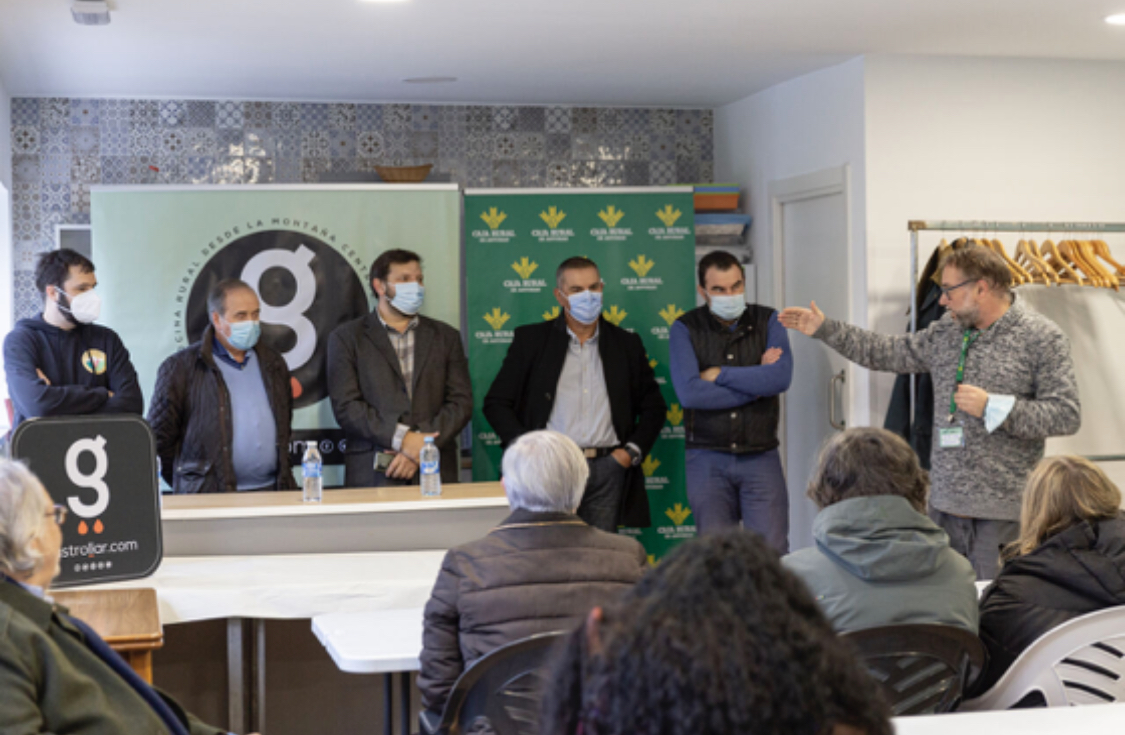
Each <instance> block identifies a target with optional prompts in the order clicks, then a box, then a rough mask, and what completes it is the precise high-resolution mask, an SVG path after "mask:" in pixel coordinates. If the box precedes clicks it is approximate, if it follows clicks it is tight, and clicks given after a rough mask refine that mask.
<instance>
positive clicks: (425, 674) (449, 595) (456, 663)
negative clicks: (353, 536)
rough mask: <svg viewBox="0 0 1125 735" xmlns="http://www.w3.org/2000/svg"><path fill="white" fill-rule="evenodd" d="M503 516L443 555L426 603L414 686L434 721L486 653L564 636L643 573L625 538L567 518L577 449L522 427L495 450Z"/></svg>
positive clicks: (573, 502)
mask: <svg viewBox="0 0 1125 735" xmlns="http://www.w3.org/2000/svg"><path fill="white" fill-rule="evenodd" d="M503 469H504V478H503V479H502V480H501V484H502V485H503V486H504V492H505V493H507V495H508V504H509V505H510V506H511V508H512V514H511V515H510V516H508V517H507V518H506V519H504V521H503V522H502V523H501V524H500V525H499V526H497V527H496V528H494V529H492V531H491V532H490V533H489V534H488V535H487V536H485V537H484V538H482V539H480V540H479V541H473V542H470V543H467V544H464V545H463V546H458V547H456V548H454V549H450V550H449V552H448V553H447V554H446V555H445V560H444V561H443V562H442V565H441V572H439V573H438V578H437V582H436V583H435V584H434V590H433V594H432V596H431V597H430V601H429V602H428V603H427V604H426V611H425V628H424V632H423V634H422V670H421V672H420V673H419V675H418V688H419V689H420V690H421V692H422V705H423V706H424V707H425V708H426V710H427V711H428V713H429V714H428V715H427V719H432V720H433V721H434V722H436V721H437V719H439V718H440V713H441V710H442V708H443V707H444V705H445V701H446V699H447V698H448V696H449V692H450V690H452V689H453V685H454V684H455V683H456V681H457V677H459V676H460V675H461V673H462V672H463V671H464V670H465V669H467V668H469V667H470V666H472V665H473V663H475V662H476V661H477V659H479V658H481V657H482V656H484V655H485V654H486V653H489V652H490V651H492V650H494V649H496V648H499V647H501V646H503V645H505V644H507V643H512V642H513V641H518V640H520V639H521V638H526V637H528V636H530V635H533V634H535V633H548V632H551V631H557V630H568V629H570V628H572V627H574V625H575V624H577V623H578V622H579V621H580V620H582V618H583V617H585V615H586V613H588V612H589V611H590V609H591V608H593V607H594V606H595V605H602V604H606V603H608V602H610V601H612V600H613V599H614V598H615V597H616V596H618V595H619V594H621V593H622V592H624V591H625V590H627V589H628V588H629V587H631V586H632V585H633V583H635V582H636V581H637V580H638V579H640V577H641V575H642V574H643V573H644V570H645V564H646V562H645V552H644V549H642V548H641V545H640V544H638V543H637V542H636V541H635V540H633V539H631V538H628V537H626V536H617V535H614V534H611V533H606V532H604V531H599V530H598V529H596V528H593V527H592V526H589V525H587V524H586V523H585V521H583V520H582V519H581V518H579V517H578V516H577V515H575V511H576V510H577V509H578V505H579V503H581V502H582V493H583V492H584V490H585V487H586V475H587V473H588V469H587V466H586V459H585V458H584V457H583V456H582V452H581V451H580V450H579V448H578V445H577V444H575V443H574V442H573V441H571V440H570V439H568V438H566V437H565V436H563V435H562V434H559V433H557V432H554V431H532V432H529V433H527V434H524V435H523V436H521V437H520V438H519V439H517V440H516V441H515V442H514V443H513V444H512V446H510V447H508V450H507V451H506V452H505V453H504V460H503Z"/></svg>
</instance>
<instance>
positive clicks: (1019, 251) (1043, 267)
mask: <svg viewBox="0 0 1125 735" xmlns="http://www.w3.org/2000/svg"><path fill="white" fill-rule="evenodd" d="M1016 262H1017V263H1019V264H1020V265H1022V266H1023V267H1024V268H1025V269H1026V270H1027V272H1028V273H1030V274H1031V277H1032V279H1033V280H1034V281H1035V282H1036V283H1042V284H1043V285H1045V286H1050V285H1051V284H1058V282H1059V274H1058V273H1056V272H1055V269H1054V268H1052V267H1051V266H1049V265H1047V264H1046V263H1045V262H1043V259H1042V258H1040V257H1039V249H1038V248H1037V247H1035V243H1034V242H1033V241H1028V240H1020V241H1019V243H1018V244H1017V245H1016Z"/></svg>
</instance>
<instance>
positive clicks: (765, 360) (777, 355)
mask: <svg viewBox="0 0 1125 735" xmlns="http://www.w3.org/2000/svg"><path fill="white" fill-rule="evenodd" d="M781 355H782V352H781V348H780V347H771V348H769V349H768V350H766V353H765V354H764V355H762V364H763V365H773V364H774V363H775V362H777V361H778V360H780V359H781Z"/></svg>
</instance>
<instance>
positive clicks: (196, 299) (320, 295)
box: [186, 230, 368, 408]
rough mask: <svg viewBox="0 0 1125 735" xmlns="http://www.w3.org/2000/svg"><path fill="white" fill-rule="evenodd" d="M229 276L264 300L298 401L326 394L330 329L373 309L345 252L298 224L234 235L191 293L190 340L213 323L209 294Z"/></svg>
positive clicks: (266, 319)
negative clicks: (297, 229) (301, 229)
mask: <svg viewBox="0 0 1125 735" xmlns="http://www.w3.org/2000/svg"><path fill="white" fill-rule="evenodd" d="M224 278H240V279H242V280H243V281H246V282H247V283H248V284H250V287H251V288H253V289H254V290H255V291H256V292H257V293H258V298H259V299H260V300H261V302H262V316H261V321H262V342H263V343H264V344H265V345H267V346H269V347H271V348H273V349H274V350H276V351H278V352H280V353H281V355H282V356H283V357H284V358H285V362H286V364H287V365H288V366H289V372H290V373H291V375H292V379H293V386H292V387H293V407H294V408H301V407H303V406H311V405H313V404H315V403H317V402H319V401H321V400H322V399H324V398H325V397H327V395H328V375H327V368H326V352H327V348H328V335H329V334H331V333H332V330H333V329H335V328H336V327H338V326H339V325H341V324H343V323H344V322H347V321H351V320H352V319H357V318H359V317H361V316H364V315H365V314H367V312H368V308H367V296H366V294H365V292H364V285H363V282H362V281H361V280H360V278H359V277H358V276H357V275H356V273H355V270H354V269H353V268H352V266H351V265H349V264H348V261H347V260H345V259H344V256H343V255H341V254H340V253H338V252H337V251H336V250H335V249H334V248H333V247H331V246H330V245H328V244H326V243H324V242H323V241H321V240H319V239H317V238H316V237H313V236H311V235H307V234H305V233H302V232H294V231H292V230H266V231H263V232H255V233H252V234H250V235H246V236H244V237H241V238H238V239H236V240H233V241H232V242H230V243H229V244H228V245H226V246H224V247H223V248H222V249H221V250H219V251H218V252H216V253H215V255H214V256H212V258H211V259H210V260H209V261H208V262H207V263H206V264H205V265H204V266H203V268H202V270H201V271H200V272H199V275H198V276H197V277H196V279H195V283H194V284H193V285H192V289H191V295H190V296H189V298H188V308H187V320H186V326H187V333H188V341H189V342H195V341H197V340H199V338H200V337H201V336H202V335H203V330H204V329H206V328H207V325H208V324H209V323H210V315H209V314H208V313H207V295H208V294H209V293H210V291H211V289H212V288H214V286H215V284H217V283H218V282H219V281H221V280H223V279H224Z"/></svg>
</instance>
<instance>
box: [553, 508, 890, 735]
mask: <svg viewBox="0 0 1125 735" xmlns="http://www.w3.org/2000/svg"><path fill="white" fill-rule="evenodd" d="M546 681H547V682H550V683H549V684H548V685H547V686H548V688H547V690H546V691H545V692H544V693H543V700H542V716H541V717H540V723H539V724H540V727H539V733H541V735H591V734H592V733H597V735H638V734H640V733H653V734H655V733H659V735H750V734H752V735H890V733H891V732H892V728H891V724H890V720H889V717H890V711H889V708H888V707H887V705H886V703H885V702H884V701H883V698H882V697H881V696H880V694H879V692H878V691H877V689H876V684H875V681H874V679H873V678H872V677H870V676H868V675H867V673H866V672H865V671H864V669H863V667H862V666H861V665H860V664H859V663H858V662H857V661H856V659H855V654H854V652H853V650H852V648H851V647H850V646H849V645H848V644H846V643H843V642H842V641H841V640H840V639H839V638H837V637H836V635H835V633H833V631H832V626H831V625H829V623H828V621H827V620H826V619H825V617H824V615H823V614H822V613H821V612H820V608H818V607H817V604H816V602H815V601H814V600H813V597H812V595H810V594H809V592H808V590H807V589H806V588H805V585H804V584H803V583H802V582H801V580H800V579H798V578H797V577H796V576H795V575H794V574H793V573H791V572H789V571H787V570H785V569H783V568H782V566H781V564H779V563H778V558H777V554H776V553H775V552H774V551H773V549H771V548H770V547H769V546H768V545H767V544H766V542H765V540H764V539H763V538H762V537H761V536H758V535H757V534H753V533H747V532H745V531H734V530H732V531H724V532H721V533H718V534H715V535H710V536H704V537H701V538H698V539H696V540H694V541H688V542H687V543H684V544H683V545H681V546H679V547H678V548H676V549H675V550H674V551H673V552H672V553H671V554H669V555H668V556H666V557H664V559H663V560H662V561H661V562H660V565H659V566H657V567H656V568H655V569H654V570H653V571H651V572H649V573H648V575H646V576H645V578H644V579H642V580H641V581H640V582H639V583H638V584H637V585H636V586H635V587H633V589H632V590H630V591H629V592H627V593H626V594H625V595H624V596H623V597H622V598H621V599H620V600H619V601H618V602H616V603H613V604H611V605H609V606H607V607H606V608H605V609H604V610H603V609H602V608H595V609H594V610H593V611H591V612H590V614H589V616H587V619H586V623H585V625H584V626H582V627H580V628H579V629H578V630H576V631H575V632H574V633H573V634H572V635H571V637H570V639H569V643H568V645H567V646H566V648H565V649H564V650H562V651H561V652H560V656H559V658H558V660H557V661H556V662H555V665H554V670H553V671H551V672H550V674H549V675H548V676H547V677H546Z"/></svg>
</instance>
